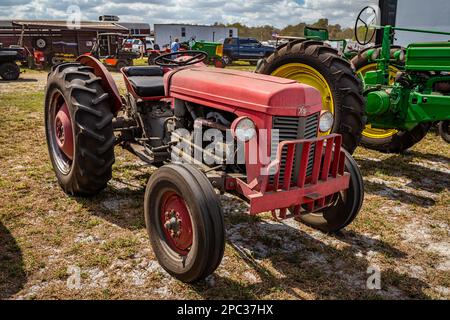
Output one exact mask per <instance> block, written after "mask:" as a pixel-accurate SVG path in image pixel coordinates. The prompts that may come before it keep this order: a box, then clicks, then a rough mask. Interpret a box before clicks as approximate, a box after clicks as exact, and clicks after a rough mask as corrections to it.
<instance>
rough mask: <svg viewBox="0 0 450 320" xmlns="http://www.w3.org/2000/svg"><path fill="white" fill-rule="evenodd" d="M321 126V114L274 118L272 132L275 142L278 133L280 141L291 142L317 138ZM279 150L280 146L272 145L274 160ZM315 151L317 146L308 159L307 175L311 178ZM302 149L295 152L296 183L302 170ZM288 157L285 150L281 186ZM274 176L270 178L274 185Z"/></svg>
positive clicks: (292, 177)
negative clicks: (300, 169)
mask: <svg viewBox="0 0 450 320" xmlns="http://www.w3.org/2000/svg"><path fill="white" fill-rule="evenodd" d="M318 125H319V114H318V113H316V114H313V115H310V116H308V117H283V116H278V117H273V122H272V130H275V131H272V132H273V136H274V138H275V139H274V140H272V141H276V136H277V133H278V141H279V142H283V141H291V140H300V139H313V138H315V137H317V129H318ZM277 150H278V144H277V143H272V146H271V154H272V159H275V158H274V157H275V156H276V154H277ZM314 151H315V145H314V144H313V145H312V146H311V150H310V152H309V159H308V167H307V171H306V175H307V176H309V175H311V173H312V168H313V158H314ZM301 152H302V149H301V147H300V148H297V150H296V152H295V157H294V168H293V170H292V176H291V181H292V182H294V183H296V182H297V176H298V171H299V168H300V155H301ZM286 157H287V149H286V148H283V151H282V154H281V164H280V184H282V183H283V182H284V181H283V180H284V171H285V167H286ZM273 178H274V177H273V176H271V177H270V183H273Z"/></svg>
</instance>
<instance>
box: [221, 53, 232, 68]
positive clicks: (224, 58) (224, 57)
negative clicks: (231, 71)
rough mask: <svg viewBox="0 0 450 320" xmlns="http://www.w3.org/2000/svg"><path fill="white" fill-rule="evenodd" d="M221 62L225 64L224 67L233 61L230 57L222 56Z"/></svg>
mask: <svg viewBox="0 0 450 320" xmlns="http://www.w3.org/2000/svg"><path fill="white" fill-rule="evenodd" d="M222 60H223V62H224V63H225V65H226V66H229V65H231V64H232V63H233V59H231V57H230V56H229V55H227V54H224V55H223V57H222Z"/></svg>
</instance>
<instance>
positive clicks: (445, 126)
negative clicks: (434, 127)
mask: <svg viewBox="0 0 450 320" xmlns="http://www.w3.org/2000/svg"><path fill="white" fill-rule="evenodd" d="M439 134H440V135H441V137H442V139H444V141H445V142H447V143H450V121H449V120H447V121H441V122H439Z"/></svg>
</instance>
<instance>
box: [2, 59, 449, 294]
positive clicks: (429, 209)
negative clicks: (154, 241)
mask: <svg viewBox="0 0 450 320" xmlns="http://www.w3.org/2000/svg"><path fill="white" fill-rule="evenodd" d="M235 68H242V67H235ZM248 68H249V67H248ZM114 77H115V78H116V79H117V80H119V79H120V75H118V74H115V75H114ZM33 79H34V80H33ZM45 79H46V74H45V73H43V72H28V73H26V74H24V75H23V80H21V81H19V82H15V83H5V82H0V112H1V114H2V117H0V298H2V299H44V298H49V299H69V298H76V299H88V298H89V299H116V298H121V299H130V298H136V299H167V298H180V299H184V298H194V299H218V298H227V299H228V298H229V299H236V298H249V299H268V298H273V299H329V298H331V299H342V298H347V299H386V298H399V299H408V298H416V299H428V298H433V299H445V298H450V241H449V239H450V228H449V225H450V218H449V214H448V213H449V207H450V192H449V187H450V165H449V163H450V151H449V146H448V145H447V144H445V143H444V142H443V141H441V140H440V139H439V138H438V137H436V136H435V134H434V133H430V134H429V135H428V137H427V138H426V139H425V140H424V141H422V142H421V143H420V144H418V145H417V146H415V147H414V148H413V149H412V150H411V151H410V152H408V153H407V154H405V155H401V156H398V155H383V154H380V153H377V152H372V151H368V150H365V149H362V148H360V149H358V150H357V152H356V159H357V161H358V163H359V165H360V166H361V168H362V171H363V174H364V178H365V188H366V199H365V204H364V207H363V210H362V212H361V214H360V216H359V217H358V219H357V220H356V221H355V223H354V224H352V225H351V226H350V227H348V229H347V230H345V231H344V232H342V233H341V234H339V235H334V236H329V235H325V234H322V233H320V232H318V231H315V230H312V229H310V228H307V227H305V226H303V225H300V224H298V223H297V222H295V221H287V222H285V223H275V222H273V221H271V220H270V218H269V217H268V216H263V217H261V218H260V217H258V218H251V217H248V216H247V215H246V211H247V207H246V204H245V203H242V202H241V201H240V200H238V199H235V198H234V197H232V196H229V195H224V196H222V197H221V200H222V204H223V207H224V211H225V215H226V227H227V246H226V251H225V257H224V260H223V262H222V264H221V265H220V267H219V269H218V270H217V271H216V272H215V274H214V275H213V276H212V277H210V278H208V279H207V280H206V281H204V282H201V283H199V284H197V285H186V284H183V283H181V282H179V281H177V280H174V279H172V278H171V277H169V276H168V275H167V274H166V273H165V272H164V271H163V270H162V269H161V268H160V266H159V265H158V263H157V262H156V260H155V256H154V254H153V252H152V250H151V247H150V244H149V241H148V238H147V234H146V231H145V228H144V221H143V209H142V199H143V192H144V188H145V184H146V181H147V179H148V177H149V175H150V174H151V172H152V169H151V168H149V167H145V166H142V164H141V163H139V162H138V161H137V160H136V159H135V158H134V157H132V156H131V155H129V154H127V153H126V152H124V151H122V150H120V149H117V152H116V156H117V160H116V164H115V165H114V173H113V180H112V181H111V182H110V183H109V185H108V188H107V190H105V191H104V192H102V193H101V194H100V195H98V196H96V197H93V198H90V199H79V198H73V197H68V196H67V195H65V194H64V193H63V192H62V191H61V189H60V188H59V186H58V184H57V182H56V179H55V176H54V174H53V172H52V168H51V165H50V162H49V159H48V155H47V150H46V144H45V136H44V127H43V95H44V93H43V92H44V86H45ZM35 80H36V81H35ZM371 265H376V266H378V267H379V268H380V269H381V284H382V289H381V290H368V289H367V288H366V279H367V277H368V274H367V268H368V267H369V266H371ZM69 266H77V267H79V268H80V270H81V289H69V288H68V287H67V285H66V281H67V279H68V277H69V274H68V267H69Z"/></svg>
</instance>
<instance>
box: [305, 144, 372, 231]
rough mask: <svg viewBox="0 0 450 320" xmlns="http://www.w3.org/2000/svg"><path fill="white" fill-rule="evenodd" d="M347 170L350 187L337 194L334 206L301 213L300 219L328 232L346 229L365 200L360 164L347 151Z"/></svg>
mask: <svg viewBox="0 0 450 320" xmlns="http://www.w3.org/2000/svg"><path fill="white" fill-rule="evenodd" d="M344 152H345V156H346V157H345V171H346V172H349V173H350V187H349V189H348V190H347V191H345V192H341V193H339V194H338V195H337V199H336V202H335V203H334V205H333V206H331V207H328V208H327V209H325V210H324V211H323V212H318V213H309V214H304V215H301V216H300V217H299V218H298V220H299V221H300V222H302V223H304V224H306V225H308V226H310V227H312V228H315V229H319V230H321V231H323V232H326V233H334V232H338V231H340V230H342V229H344V228H345V227H346V226H348V225H349V224H350V223H352V221H353V220H355V218H356V217H357V215H358V213H359V211H360V210H361V206H362V204H363V202H364V182H363V179H362V175H361V171H360V170H359V167H358V164H357V163H356V161H355V160H354V159H353V157H352V156H351V155H350V154H349V153H348V152H347V151H345V150H344Z"/></svg>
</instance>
